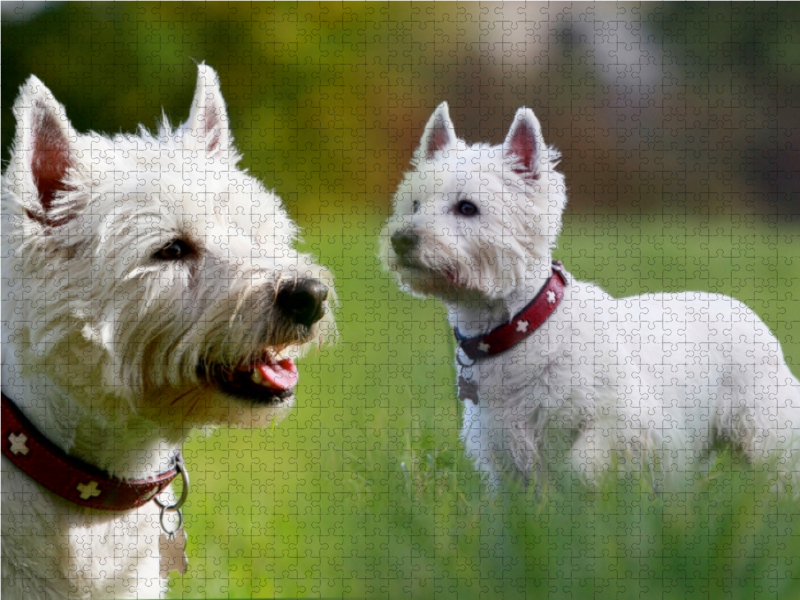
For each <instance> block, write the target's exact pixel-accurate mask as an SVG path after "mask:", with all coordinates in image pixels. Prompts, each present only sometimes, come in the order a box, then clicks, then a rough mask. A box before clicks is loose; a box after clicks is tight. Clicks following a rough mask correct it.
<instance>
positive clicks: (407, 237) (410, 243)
mask: <svg viewBox="0 0 800 600" xmlns="http://www.w3.org/2000/svg"><path fill="white" fill-rule="evenodd" d="M418 243H419V236H418V235H417V234H416V233H404V232H402V231H395V232H394V233H393V234H392V248H394V251H395V252H396V253H397V256H405V255H406V254H408V253H409V252H411V250H413V249H414V247H415V246H416V245H417V244H418Z"/></svg>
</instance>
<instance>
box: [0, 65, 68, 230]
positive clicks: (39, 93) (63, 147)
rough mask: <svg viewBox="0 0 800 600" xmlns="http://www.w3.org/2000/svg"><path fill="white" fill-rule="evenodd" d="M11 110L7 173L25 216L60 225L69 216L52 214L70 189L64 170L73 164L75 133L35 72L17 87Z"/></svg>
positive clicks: (61, 109) (48, 223)
mask: <svg viewBox="0 0 800 600" xmlns="http://www.w3.org/2000/svg"><path fill="white" fill-rule="evenodd" d="M13 111H14V116H15V117H16V120H17V131H16V134H15V136H14V148H13V151H12V155H11V160H10V163H9V168H8V172H7V177H8V178H9V180H10V181H12V182H13V185H15V187H16V188H17V189H18V190H20V191H21V192H23V193H22V194H21V200H22V203H23V204H24V206H25V210H26V211H27V214H28V216H30V217H31V218H34V219H36V220H37V221H39V222H41V223H43V224H46V225H59V224H61V223H63V222H65V221H66V220H68V216H66V215H64V214H62V215H58V216H54V214H53V213H54V212H56V209H57V208H58V206H57V204H58V203H57V202H56V198H57V196H58V194H59V192H63V191H66V190H67V189H69V186H68V185H67V184H66V178H67V171H68V170H69V169H70V168H71V167H74V166H75V162H76V155H77V153H76V150H75V145H76V142H77V139H78V135H77V134H76V133H75V130H74V129H73V128H72V125H71V124H70V122H69V120H68V119H67V112H66V110H65V109H64V107H63V106H62V105H61V104H60V103H59V102H58V101H57V100H56V99H55V96H53V93H52V92H51V91H50V90H49V89H47V87H46V86H45V85H44V84H43V83H42V82H41V81H40V80H39V79H38V78H37V77H36V76H33V75H32V76H31V77H30V78H29V79H28V81H26V82H25V84H24V85H23V86H22V88H21V89H20V94H19V98H18V99H17V101H16V103H15V104H14V109H13ZM25 192H28V193H25ZM58 212H63V211H58Z"/></svg>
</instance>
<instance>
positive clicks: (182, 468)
mask: <svg viewBox="0 0 800 600" xmlns="http://www.w3.org/2000/svg"><path fill="white" fill-rule="evenodd" d="M175 468H176V469H178V473H180V476H181V480H182V481H183V489H182V490H181V497H180V498H178V501H177V502H176V503H175V504H165V503H164V502H161V500H159V499H158V497H155V498H153V500H155V502H156V504H158V505H159V506H160V507H161V516H162V519H163V516H164V512H165V511H168V510H177V511H178V513H180V511H179V510H178V509H180V507H181V506H183V503H184V502H186V498H187V497H188V496H189V473H188V472H187V471H186V465H185V464H184V463H183V456H182V455H181V454H180V453H179V454H178V457H177V458H176V459H175ZM162 526H163V525H162ZM178 529H180V527H179V528H178ZM165 531H166V530H165ZM176 531H177V529H176Z"/></svg>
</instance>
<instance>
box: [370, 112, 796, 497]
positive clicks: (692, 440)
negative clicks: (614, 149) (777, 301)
mask: <svg viewBox="0 0 800 600" xmlns="http://www.w3.org/2000/svg"><path fill="white" fill-rule="evenodd" d="M558 158H559V154H558V153H557V152H556V151H555V150H554V149H553V148H550V147H548V146H546V145H545V143H544V139H543V137H542V133H541V126H540V124H539V122H538V120H537V119H536V117H535V116H534V114H533V112H532V111H531V110H529V109H525V108H523V109H520V110H519V111H518V112H517V114H516V117H515V120H514V123H513V124H512V126H511V129H510V131H509V133H508V135H507V137H506V140H505V142H504V143H503V144H502V145H501V146H495V147H491V146H488V145H482V144H477V145H472V146H469V145H467V144H466V143H465V142H463V141H462V140H459V139H458V138H457V137H456V134H455V131H454V128H453V125H452V122H451V120H450V116H449V113H448V108H447V104H446V103H444V104H442V105H440V106H439V107H438V108H437V109H436V111H435V112H434V114H433V115H432V116H431V118H430V120H429V121H428V124H427V126H426V128H425V132H424V135H423V137H422V143H421V145H420V147H419V149H418V150H417V151H416V153H415V155H414V158H413V164H412V167H413V169H412V170H411V171H410V172H408V173H406V175H405V178H404V179H403V181H402V182H401V184H400V186H399V188H398V190H397V193H396V194H395V197H394V213H393V216H392V217H391V218H390V220H389V222H388V223H387V225H386V227H385V228H384V230H383V232H382V257H383V260H384V263H385V264H386V265H387V267H388V269H389V270H390V271H391V272H393V273H394V275H395V276H396V278H397V280H398V282H399V283H400V284H401V286H402V287H403V288H404V289H405V290H406V291H408V292H410V293H413V294H416V295H421V296H429V295H433V296H436V297H439V298H440V299H441V300H442V301H443V302H444V304H445V305H446V306H447V308H448V314H449V320H450V324H451V325H452V326H453V327H457V328H458V329H459V330H460V332H461V333H462V334H464V335H466V336H476V335H479V334H484V333H487V332H489V331H490V330H491V329H493V328H494V327H496V326H498V325H500V324H502V323H504V322H507V321H508V320H509V319H510V318H512V317H513V316H514V315H515V314H516V313H518V312H519V311H520V310H521V309H522V308H523V307H524V306H525V305H526V304H527V303H528V302H529V301H530V300H531V299H532V298H533V297H534V296H535V295H536V293H537V292H538V291H539V290H540V289H541V288H542V287H543V285H544V284H545V282H546V280H547V278H548V277H549V275H550V273H551V260H552V251H553V249H554V247H555V245H556V239H557V237H558V234H559V232H560V229H561V215H562V213H563V211H564V208H565V205H566V199H567V197H566V189H565V185H564V177H563V175H562V174H561V173H558V172H557V171H556V170H555V167H556V164H557V161H558ZM465 200H467V201H469V202H471V203H473V204H474V205H475V206H476V207H477V209H478V211H479V214H476V215H473V216H465V215H463V214H461V213H460V203H461V202H463V201H465ZM393 236H400V237H401V238H404V240H399V241H397V240H396V241H393ZM400 241H402V242H403V243H402V244H401V243H399V242H400ZM395 246H397V248H395ZM569 279H570V281H569V285H568V287H567V288H566V291H565V296H564V299H563V301H562V302H561V304H560V305H559V306H558V307H557V308H556V310H555V312H554V313H553V314H552V315H551V316H550V318H549V319H548V320H547V321H546V322H545V323H544V325H542V326H541V327H540V328H539V329H538V330H537V331H536V332H535V333H533V334H532V335H530V336H529V337H528V338H527V339H525V340H524V341H523V342H521V343H519V344H518V345H517V346H515V347H514V348H512V349H510V350H508V351H507V352H505V353H502V354H499V355H495V356H492V357H490V358H487V359H483V360H479V361H477V362H476V363H475V364H474V365H472V366H462V365H459V364H457V365H456V366H457V369H458V370H459V374H460V375H461V376H463V377H466V378H467V379H471V380H472V381H474V382H476V383H477V385H478V389H479V402H478V404H477V405H474V404H473V403H472V402H465V406H464V415H463V419H464V422H463V429H462V437H463V440H464V443H465V445H466V448H467V450H468V452H469V453H470V454H471V455H472V456H473V457H474V459H475V461H476V463H477V465H479V466H480V467H481V468H482V469H484V470H485V471H487V472H488V473H489V475H490V478H491V481H492V482H493V483H494V484H495V485H497V484H498V483H499V481H500V479H501V475H502V474H510V475H511V476H516V477H520V478H522V479H524V480H528V478H529V477H531V476H533V477H534V479H535V480H536V481H537V482H543V481H545V480H547V479H548V478H550V479H552V477H548V476H552V475H553V474H554V473H556V472H557V471H563V470H564V469H571V470H573V471H578V472H580V473H581V474H582V476H583V477H584V479H585V480H586V481H587V482H589V483H593V482H596V481H597V480H598V477H600V478H602V477H604V476H603V475H602V474H603V473H608V472H614V471H617V469H618V468H630V467H633V468H642V467H645V468H647V469H652V470H654V471H655V472H657V473H661V474H664V473H680V472H683V471H686V470H687V469H689V470H690V472H691V470H692V469H693V468H695V467H696V466H697V464H696V463H697V462H698V461H699V459H700V458H701V457H703V456H704V455H706V456H707V455H708V453H709V452H710V451H711V450H712V449H713V447H714V445H715V443H716V442H717V441H718V440H724V441H728V442H731V443H732V444H734V445H735V446H738V447H741V448H742V449H743V450H744V452H745V453H746V455H747V456H748V457H749V458H750V459H752V460H754V461H763V460H767V459H769V460H774V461H775V464H776V468H777V470H778V471H781V472H783V473H784V474H785V473H786V472H788V471H792V470H794V469H796V466H797V454H798V447H800V444H798V442H799V441H800V387H798V381H797V380H796V379H795V377H794V376H793V375H792V373H791V372H790V371H789V368H788V367H787V365H786V361H785V360H784V357H783V354H782V351H781V346H780V343H779V342H778V340H777V339H776V338H775V337H774V336H773V335H772V334H771V333H770V331H769V330H768V328H767V327H766V326H765V325H764V323H762V321H761V320H760V319H759V318H758V316H756V315H755V314H754V313H753V312H752V311H751V310H750V309H748V308H747V307H746V306H745V305H744V304H742V303H741V302H739V301H737V300H735V299H733V298H728V297H725V296H722V295H719V294H707V293H701V292H687V293H670V294H645V295H641V296H635V297H630V298H623V299H615V298H612V297H611V296H610V295H609V294H607V293H606V292H604V291H603V290H602V289H600V288H599V287H597V286H596V285H593V284H591V283H585V282H580V281H574V280H572V278H571V277H570V278H569ZM466 362H469V361H466Z"/></svg>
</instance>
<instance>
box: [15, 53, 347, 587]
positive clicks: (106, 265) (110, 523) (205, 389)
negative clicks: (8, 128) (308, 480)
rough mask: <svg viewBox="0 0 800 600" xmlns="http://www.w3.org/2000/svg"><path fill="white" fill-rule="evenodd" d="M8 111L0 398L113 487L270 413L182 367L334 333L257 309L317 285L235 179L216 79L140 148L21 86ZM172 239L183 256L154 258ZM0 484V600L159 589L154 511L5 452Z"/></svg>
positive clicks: (327, 325)
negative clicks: (77, 497) (121, 509)
mask: <svg viewBox="0 0 800 600" xmlns="http://www.w3.org/2000/svg"><path fill="white" fill-rule="evenodd" d="M14 115H15V117H16V120H17V133H16V138H15V140H14V147H13V150H12V157H11V161H10V164H9V165H8V168H7V170H6V172H5V175H4V176H3V180H2V211H3V213H2V216H3V249H2V254H3V263H2V273H3V305H2V320H3V324H2V325H3V332H2V335H3V338H2V343H3V367H2V389H3V392H4V393H5V394H6V395H7V396H8V397H10V398H12V399H13V400H14V401H15V402H16V403H17V405H18V406H19V407H20V408H21V409H22V411H23V412H24V413H25V414H26V416H27V417H28V418H29V419H30V420H31V421H32V422H33V423H34V425H35V426H36V427H37V428H38V429H39V430H40V431H42V432H43V433H44V434H45V435H46V436H47V437H48V438H49V439H50V440H51V441H52V442H54V443H55V444H56V445H58V446H59V447H60V448H61V449H63V450H65V451H67V452H69V453H70V454H72V455H74V456H76V457H78V458H81V459H83V460H84V461H86V462H88V463H90V464H92V465H94V466H96V467H98V468H100V469H104V470H106V471H108V472H109V473H111V474H112V475H114V476H117V477H122V478H144V477H150V476H152V475H154V474H156V473H159V472H162V471H165V470H167V469H169V468H170V466H171V461H172V460H173V457H174V454H175V452H176V450H177V449H178V448H179V447H180V445H181V442H182V441H183V440H184V439H185V438H186V436H187V435H188V434H189V433H190V432H191V431H192V429H194V428H196V427H201V426H206V425H214V424H218V423H231V424H238V425H243V426H264V425H267V424H268V423H270V422H272V420H273V419H276V418H279V417H280V416H281V415H283V414H284V413H285V412H286V411H287V410H288V409H289V407H290V406H291V403H292V398H284V399H283V401H274V402H263V403H255V402H251V401H249V400H239V399H236V398H234V397H233V396H231V395H229V394H226V393H224V392H222V391H221V390H220V389H219V388H217V387H216V386H215V385H212V384H211V383H210V380H208V379H204V376H203V371H198V366H208V368H209V369H210V368H211V367H210V366H209V365H214V368H222V369H235V368H236V367H237V365H241V364H249V363H251V362H252V361H255V360H257V358H258V357H259V356H263V354H264V353H265V352H268V353H270V355H271V356H279V353H280V352H284V354H285V355H298V354H299V353H300V352H301V351H302V350H303V349H304V348H305V346H307V345H309V344H316V343H318V342H319V341H320V339H321V337H322V336H323V334H324V333H325V331H331V332H332V327H333V323H332V321H331V319H330V316H329V314H328V316H326V317H324V318H323V319H322V320H321V321H320V322H319V323H317V324H315V325H314V326H313V327H311V326H309V327H306V328H300V327H297V326H296V324H294V323H292V322H287V320H286V318H285V317H284V315H283V314H281V312H280V311H279V310H278V309H276V308H275V296H276V293H277V290H278V288H279V286H280V285H281V284H282V283H283V282H287V281H297V280H302V279H303V278H323V279H326V280H327V277H328V276H327V275H326V274H325V273H324V271H323V269H322V268H321V267H319V266H318V265H316V264H315V263H314V262H313V261H312V260H311V258H310V257H308V256H306V255H303V254H299V253H298V252H296V251H295V250H294V249H293V243H294V242H295V239H296V234H297V229H296V226H295V224H294V223H293V222H292V221H291V220H290V218H289V217H288V215H287V213H286V210H285V209H284V207H283V206H282V203H281V201H280V199H279V198H278V197H277V196H275V195H274V194H273V193H271V192H269V191H267V190H265V189H264V188H263V187H262V185H261V184H260V183H259V182H258V181H256V179H254V178H253V177H251V176H250V175H248V174H247V173H246V172H245V171H242V170H241V169H239V168H238V167H237V166H236V165H237V162H238V160H239V157H238V155H237V154H236V152H235V150H234V149H233V147H232V137H231V134H230V132H229V127H228V118H227V112H226V109H225V103H224V101H223V99H222V95H221V93H220V89H219V80H218V77H217V75H216V73H215V72H214V71H213V70H212V69H211V68H210V67H208V66H206V65H200V66H199V68H198V84H197V90H196V93H195V96H194V100H193V103H192V108H191V113H190V116H189V120H188V121H187V122H186V123H185V124H184V125H182V126H181V127H179V128H177V129H174V130H173V129H172V128H171V127H170V126H169V124H168V123H167V122H166V119H165V120H164V123H163V125H162V126H161V128H160V131H159V132H158V133H157V134H152V133H149V132H147V131H145V130H144V129H140V130H139V132H138V133H137V134H136V135H122V134H120V135H116V136H114V137H106V136H103V135H99V134H96V133H88V134H78V133H77V132H76V131H75V130H74V129H73V128H72V126H71V125H70V123H69V121H68V119H67V117H66V113H65V110H64V107H63V106H62V105H60V104H59V103H58V102H57V101H56V100H55V98H54V97H53V95H52V93H51V92H50V91H49V90H48V89H47V88H46V87H45V86H44V85H43V84H42V82H41V81H39V80H38V79H37V78H36V77H31V78H30V79H29V80H28V81H27V83H26V84H25V85H24V86H23V87H22V90H21V94H20V96H19V99H18V100H17V102H16V104H15V106H14ZM60 161H66V163H68V168H67V169H66V171H65V172H64V173H63V177H62V176H61V175H59V173H58V172H57V171H58V169H59V167H58V163H59V162H60ZM54 173H55V174H54ZM48 178H50V179H53V181H51V182H50V183H43V181H46V180H47V179H48ZM48 185H51V186H52V185H55V187H56V188H57V189H55V190H48V189H47V187H48ZM42 190H44V192H43V191H42ZM173 240H182V243H184V242H185V244H186V245H187V246H188V247H189V248H190V249H191V252H192V258H191V260H186V261H183V260H171V261H164V260H156V259H155V258H154V257H155V256H156V255H157V254H158V253H159V250H160V249H162V248H164V247H165V246H167V245H169V244H170V243H171V242H172V241H173ZM328 313H330V311H328ZM191 467H192V465H191V464H189V465H188V468H189V470H190V471H191ZM2 475H3V479H2V506H3V521H2V528H3V532H2V533H3V545H2V549H3V556H2V578H3V595H4V597H5V598H25V599H32V598H136V597H140V598H142V597H145V598H155V597H159V596H161V595H162V592H163V590H164V583H163V581H162V580H161V579H160V578H159V546H158V539H159V534H160V528H159V519H158V510H157V507H156V505H155V504H154V503H152V502H151V503H149V504H147V505H146V506H144V507H143V508H141V509H139V510H135V511H131V512H129V513H115V512H104V511H99V510H88V509H83V508H80V507H78V506H76V505H73V504H70V503H69V502H66V501H64V500H62V499H61V498H59V497H57V496H55V495H53V494H51V493H49V492H47V491H46V490H45V489H44V488H42V487H41V486H40V485H39V484H37V483H34V482H33V481H32V480H30V479H29V478H28V477H27V476H26V475H24V474H23V473H21V472H20V471H18V470H17V469H16V468H15V467H14V466H13V465H12V464H11V463H10V462H9V461H7V460H6V459H5V457H3V462H2Z"/></svg>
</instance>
